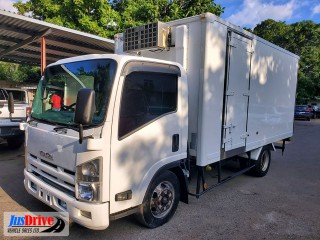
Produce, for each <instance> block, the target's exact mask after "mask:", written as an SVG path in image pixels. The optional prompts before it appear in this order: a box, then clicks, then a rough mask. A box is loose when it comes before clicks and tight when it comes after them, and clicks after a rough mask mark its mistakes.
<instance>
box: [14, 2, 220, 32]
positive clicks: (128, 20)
mask: <svg viewBox="0 0 320 240" xmlns="http://www.w3.org/2000/svg"><path fill="white" fill-rule="evenodd" d="M14 6H15V7H16V8H17V9H18V13H19V14H26V13H28V12H32V17H33V18H36V19H40V20H43V21H46V22H50V23H54V24H57V25H60V26H64V27H69V28H72V29H76V30H80V31H84V32H89V33H92V34H96V35H100V36H102V37H108V38H113V36H114V34H115V33H118V32H123V30H124V29H126V28H129V27H134V26H137V25H140V24H145V23H148V22H155V21H171V20H175V19H178V18H183V17H189V16H193V15H197V14H201V13H204V12H211V13H214V14H216V15H218V16H220V15H221V14H222V13H223V10H224V8H223V7H221V6H220V5H219V4H215V3H214V1H213V0H171V1H170V0H114V1H106V0H93V1H85V0H29V1H27V2H25V3H24V2H17V3H15V4H14Z"/></svg>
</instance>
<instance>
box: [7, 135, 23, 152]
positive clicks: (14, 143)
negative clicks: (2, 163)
mask: <svg viewBox="0 0 320 240" xmlns="http://www.w3.org/2000/svg"><path fill="white" fill-rule="evenodd" d="M23 142H24V136H23V135H21V136H16V137H11V138H8V139H7V143H8V147H9V149H18V148H20V147H21V145H22V144H23Z"/></svg>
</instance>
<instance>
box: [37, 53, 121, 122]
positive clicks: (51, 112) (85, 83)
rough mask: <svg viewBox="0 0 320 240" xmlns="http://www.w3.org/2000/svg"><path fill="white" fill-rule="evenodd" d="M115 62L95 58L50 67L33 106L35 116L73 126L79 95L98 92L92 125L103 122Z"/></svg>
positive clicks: (39, 118)
mask: <svg viewBox="0 0 320 240" xmlns="http://www.w3.org/2000/svg"><path fill="white" fill-rule="evenodd" d="M116 69H117V63H116V61H114V60H112V59H95V60H86V61H79V62H71V63H65V64H61V65H55V66H51V67H48V68H47V69H46V71H45V73H44V76H43V77H42V78H41V80H40V82H39V85H38V88H37V92H36V95H35V98H34V101H33V106H32V115H31V116H32V117H33V118H35V119H38V120H43V121H45V122H50V123H53V124H62V125H74V121H73V118H74V112H75V109H76V108H77V106H76V101H77V94H78V91H79V90H80V89H81V88H91V89H93V90H94V91H95V104H96V107H95V113H94V116H93V121H92V124H93V125H98V124H101V123H102V122H103V121H104V118H105V115H106V112H107V108H108V103H109V96H110V93H111V89H112V85H113V81H114V76H115V73H116Z"/></svg>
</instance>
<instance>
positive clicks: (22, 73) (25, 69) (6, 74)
mask: <svg viewBox="0 0 320 240" xmlns="http://www.w3.org/2000/svg"><path fill="white" fill-rule="evenodd" d="M39 79H40V67H34V66H33V67H32V66H26V65H20V64H17V63H6V62H0V80H7V81H12V82H29V83H37V82H39Z"/></svg>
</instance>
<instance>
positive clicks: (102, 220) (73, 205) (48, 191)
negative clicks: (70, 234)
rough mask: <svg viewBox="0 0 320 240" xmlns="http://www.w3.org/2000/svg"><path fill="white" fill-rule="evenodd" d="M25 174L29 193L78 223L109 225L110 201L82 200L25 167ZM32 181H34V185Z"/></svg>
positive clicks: (101, 227)
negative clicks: (52, 185) (95, 202)
mask: <svg viewBox="0 0 320 240" xmlns="http://www.w3.org/2000/svg"><path fill="white" fill-rule="evenodd" d="M24 176H25V178H24V186H25V188H26V190H27V191H28V193H29V194H31V195H33V196H34V197H35V198H37V199H39V200H41V201H42V202H44V203H45V204H47V205H48V206H50V207H52V208H53V209H55V210H56V211H59V212H68V213H69V217H70V218H71V219H72V220H73V221H75V222H76V223H79V224H80V225H83V226H85V227H87V228H90V229H94V230H103V229H106V228H107V227H108V226H109V203H108V202H107V203H101V204H94V203H86V202H80V201H78V200H77V199H75V198H72V197H70V196H69V195H67V194H65V193H63V192H61V191H59V190H57V189H55V188H53V187H51V186H50V185H48V184H46V183H45V182H43V181H41V180H40V179H38V178H37V177H36V176H34V175H33V174H32V173H30V172H28V171H27V170H26V169H24ZM31 183H33V187H32V186H31ZM34 185H36V190H35V189H34ZM62 201H63V202H65V203H66V205H67V207H66V209H65V208H64V207H63V206H62V204H61V202H62ZM81 211H86V212H90V213H91V218H88V217H85V216H83V215H82V214H81Z"/></svg>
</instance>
